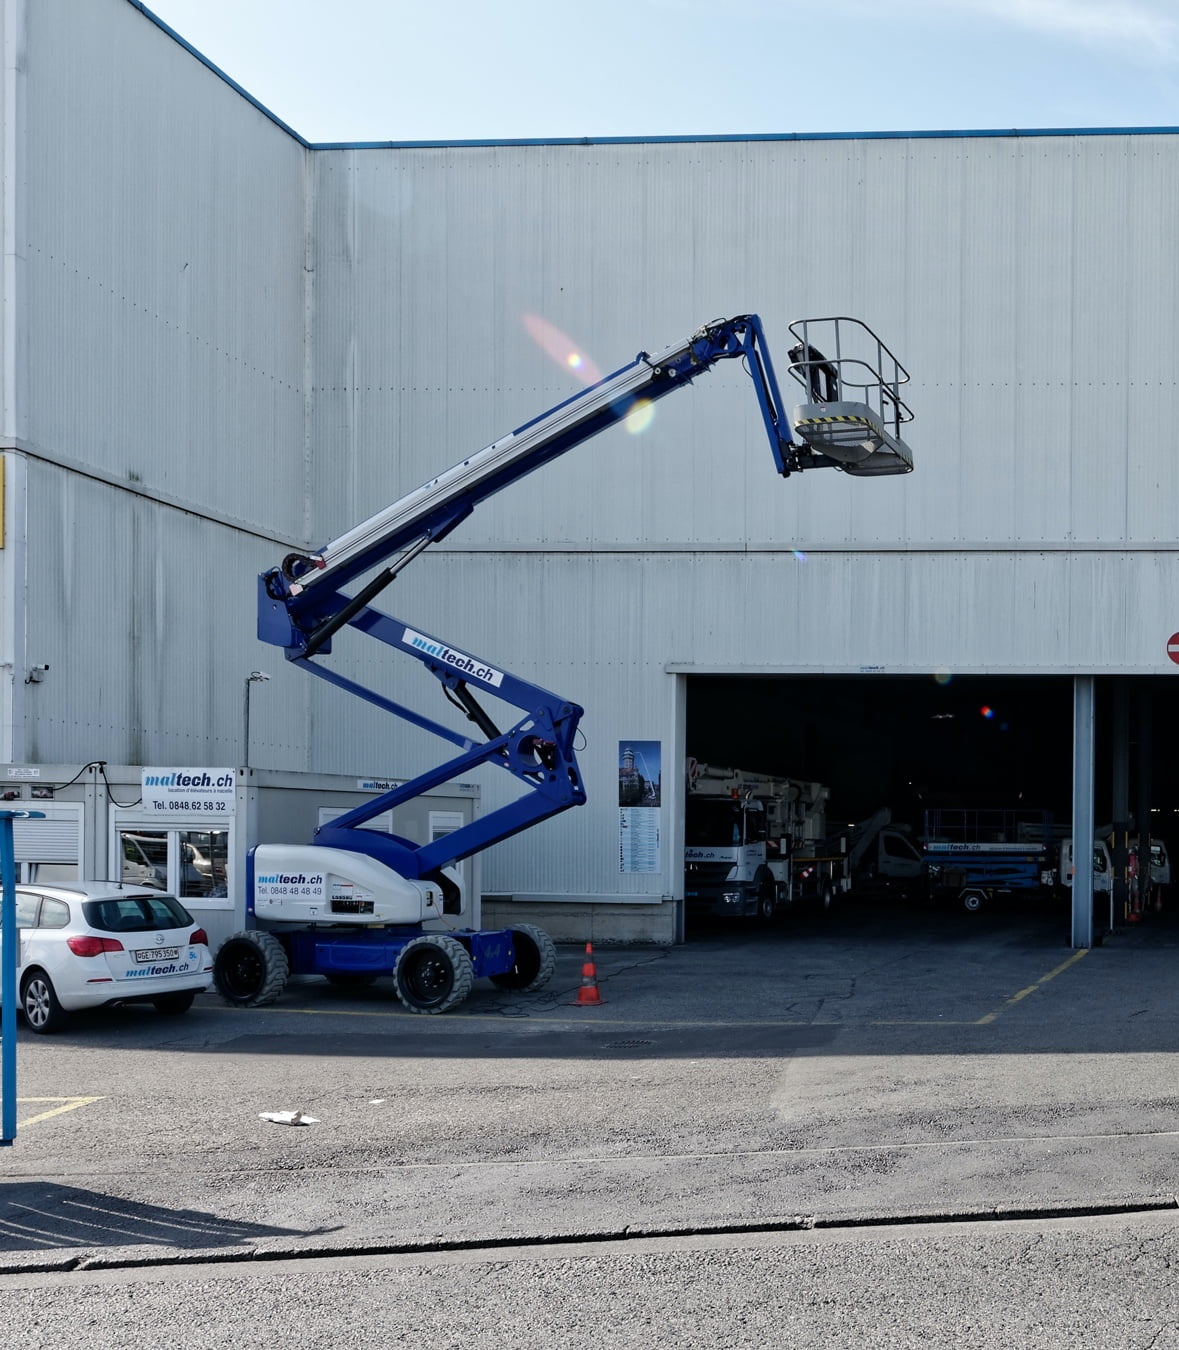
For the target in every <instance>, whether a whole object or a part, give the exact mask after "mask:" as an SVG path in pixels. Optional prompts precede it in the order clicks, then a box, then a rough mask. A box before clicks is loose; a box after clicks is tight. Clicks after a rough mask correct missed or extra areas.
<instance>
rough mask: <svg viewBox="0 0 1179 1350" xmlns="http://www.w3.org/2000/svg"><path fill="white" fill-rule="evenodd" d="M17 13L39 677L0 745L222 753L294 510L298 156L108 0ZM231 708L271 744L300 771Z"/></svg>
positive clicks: (260, 726)
mask: <svg viewBox="0 0 1179 1350" xmlns="http://www.w3.org/2000/svg"><path fill="white" fill-rule="evenodd" d="M26 24H27V40H26V43H25V49H26V51H27V62H26V65H25V69H24V82H23V87H22V93H23V111H24V122H23V132H24V136H23V140H21V141H20V142H18V144H19V145H20V150H19V153H20V155H21V156H22V162H21V166H20V167H21V174H22V176H23V180H24V186H23V190H22V198H21V208H22V209H21V212H20V220H19V226H20V233H19V236H18V237H19V249H20V262H19V271H18V284H19V288H20V290H19V301H20V313H21V330H22V345H21V348H20V357H21V363H22V365H21V369H20V371H19V372H18V380H17V396H18V397H17V406H16V414H17V415H16V421H15V429H16V437H15V439H14V441H13V444H14V445H15V447H16V448H18V449H20V450H24V451H27V452H28V453H29V454H30V455H31V456H33V457H34V458H33V459H32V462H31V468H30V473H29V519H28V540H29V546H28V574H29V594H28V603H27V606H26V609H25V616H26V620H27V627H28V647H27V650H28V653H29V655H28V660H30V661H49V662H50V663H51V672H50V677H49V678H47V679H46V680H45V681H44V682H43V683H42V684H40V685H37V686H36V687H35V688H32V689H29V690H28V691H26V692H25V694H24V698H25V707H26V710H27V713H28V717H27V734H26V736H25V738H24V745H23V747H22V745H21V737H20V735H19V731H18V734H17V736H16V738H15V739H16V744H15V746H14V751H15V753H16V754H17V755H18V756H23V755H27V756H28V757H31V758H41V759H45V760H48V761H51V762H52V761H55V760H56V761H58V762H69V761H70V760H73V759H78V760H83V759H85V758H87V757H90V756H94V757H98V758H104V759H108V760H110V761H112V762H124V763H131V764H134V763H141V762H145V763H153V762H154V763H160V762H163V763H184V764H188V763H194V764H196V763H222V764H229V763H231V764H236V763H239V762H240V755H241V746H240V741H241V737H242V687H243V686H242V681H243V679H244V676H245V675H246V674H247V673H248V672H249V671H250V670H251V669H252V668H256V667H257V666H259V665H260V664H262V665H266V664H270V665H273V662H274V657H268V656H266V655H265V654H264V652H263V650H262V649H259V646H258V644H257V642H256V640H255V639H254V599H253V594H252V591H253V584H254V576H255V574H256V572H257V571H258V570H259V569H260V568H261V567H262V566H265V565H269V564H271V563H272V562H274V561H275V559H276V557H280V556H281V554H282V552H283V551H285V548H286V546H287V541H289V540H293V539H298V540H302V539H303V538H304V537H305V532H306V530H307V527H308V505H307V496H306V492H307V484H306V474H305V471H304V456H305V451H306V447H305V440H304V400H303V394H304V366H305V357H306V350H305V323H304V309H305V285H304V276H305V269H304V260H305V257H306V228H305V221H304V213H303V206H304V200H305V191H304V173H305V158H306V154H307V151H306V150H305V149H304V147H302V146H301V145H300V144H299V143H298V142H297V141H295V140H293V139H292V138H291V137H290V136H289V135H288V134H286V133H285V132H284V131H283V130H281V129H280V128H278V127H276V126H275V125H274V123H273V122H271V121H270V120H269V119H268V118H267V117H265V116H264V115H263V114H262V113H260V112H259V111H258V110H257V109H256V108H254V107H252V106H251V105H250V104H249V103H248V102H247V101H246V100H245V99H243V98H242V97H241V95H240V94H238V93H236V92H235V91H234V90H233V89H231V88H230V87H229V86H228V85H226V84H225V82H224V81H222V80H221V79H219V78H218V77H217V76H216V75H215V74H214V73H213V72H211V71H210V70H208V69H207V68H206V67H205V66H203V65H202V64H201V63H200V62H198V61H197V60H196V59H194V57H193V56H192V55H191V54H190V53H189V52H187V51H185V50H184V48H183V47H181V46H180V45H179V44H177V43H176V42H175V41H174V40H173V39H172V38H171V37H169V35H168V34H166V33H165V32H163V31H162V30H161V29H160V28H159V27H158V26H157V25H156V24H154V23H153V22H152V21H151V20H150V19H149V18H148V17H147V16H145V15H144V14H142V13H141V12H140V11H139V10H137V9H136V8H134V7H133V6H131V5H129V4H126V3H123V0H100V2H99V3H93V4H90V3H88V4H85V5H78V4H75V3H73V0H37V3H35V4H29V5H28V6H27V7H26ZM164 503H166V504H164ZM18 644H19V639H18ZM18 658H19V653H18ZM283 664H284V663H283V662H282V659H281V656H278V666H279V668H281V667H282V665H283ZM18 674H19V672H18ZM306 683H308V682H307V681H295V680H292V681H291V691H290V695H289V697H291V698H292V699H293V700H294V702H293V706H294V707H295V708H296V709H297V710H298V711H297V713H296V715H295V716H294V718H292V719H291V721H292V722H293V723H295V724H297V725H298V726H299V727H300V728H302V727H304V726H305V724H306V721H307V716H308V713H307V710H308V707H309V706H310V705H309V703H308V699H309V697H310V691H307V690H304V689H303V688H302V685H304V684H306ZM255 703H256V705H257V706H256V716H255V729H256V730H255V735H256V736H257V737H258V740H261V739H262V737H263V736H267V737H273V740H272V742H271V744H270V746H269V747H268V754H269V756H270V757H273V758H278V757H279V756H280V755H281V756H282V760H283V763H284V764H290V765H291V766H292V767H305V766H306V763H307V762H308V761H309V760H310V758H311V753H312V752H311V748H310V747H309V746H306V745H303V744H297V743H294V742H297V741H298V740H300V739H302V738H300V737H297V736H296V734H295V730H294V726H290V727H289V728H288V727H287V726H284V724H283V723H282V722H281V721H280V720H278V719H275V720H274V721H273V722H268V720H267V717H266V711H265V699H264V698H263V697H262V696H261V695H259V696H258V697H257V698H256V699H255ZM257 743H258V741H255V744H257Z"/></svg>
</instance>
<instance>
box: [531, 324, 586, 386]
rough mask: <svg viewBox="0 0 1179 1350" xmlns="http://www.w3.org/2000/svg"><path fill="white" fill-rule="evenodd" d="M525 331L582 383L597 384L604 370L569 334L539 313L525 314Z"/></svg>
mask: <svg viewBox="0 0 1179 1350" xmlns="http://www.w3.org/2000/svg"><path fill="white" fill-rule="evenodd" d="M521 322H522V323H523V324H524V331H525V332H526V333H527V334H528V336H529V337H530V338H531V339H532V340H533V342H535V343H536V345H537V346H538V347H539V348H540V349H541V351H542V352H544V354H545V355H546V356H547V357H549V359H550V360H552V361H555V362H556V363H557V365H559V366H560V367H561V368H562V369H563V370H567V371H569V373H570V374H571V375H575V376H576V377H577V378H578V379H579V380H580V381H581V382H582V384H597V382H598V381H599V380H600V379H601V378H602V372H601V371H600V370H599V369H598V368H597V366H595V365H594V363H593V362H592V361H591V360H590V358H589V357H588V356H586V354H585V352H583V351H581V350H580V349H579V347H578V346H577V343H575V342H574V341H573V339H572V338H571V337H569V336H568V335H567V334H565V333H562V332H561V330H560V329H559V328H558V327H557V326H556V325H555V324H551V323H549V321H548V320H547V319H542V318H541V317H540V315H539V314H525V315H524V316H523V319H522V320H521Z"/></svg>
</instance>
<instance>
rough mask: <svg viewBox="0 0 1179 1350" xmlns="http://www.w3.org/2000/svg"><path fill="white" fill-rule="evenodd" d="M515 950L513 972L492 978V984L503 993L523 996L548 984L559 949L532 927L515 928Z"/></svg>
mask: <svg viewBox="0 0 1179 1350" xmlns="http://www.w3.org/2000/svg"><path fill="white" fill-rule="evenodd" d="M512 947H513V949H514V950H515V953H516V964H515V965H514V966H513V967H512V968H511V970H505V971H504V972H503V973H502V974H500V975H493V976H492V977H491V983H492V984H494V985H497V986H498V987H499V988H500V989H514V990H516V991H517V992H518V993H521V994H527V993H528V992H529V991H530V990H532V989H539V988H541V986H542V985H546V984H548V982H549V980H551V979H552V977H553V971H554V970H556V968H557V949H556V947H555V946H554V945H553V940H552V938H551V937H549V935H548V934H547V933H546V932H545V931H544V929H543V928H534V927H533V926H532V924H530V923H522V924H521V925H520V927H519V928H513V929H512Z"/></svg>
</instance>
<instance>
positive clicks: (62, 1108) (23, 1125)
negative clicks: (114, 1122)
mask: <svg viewBox="0 0 1179 1350" xmlns="http://www.w3.org/2000/svg"><path fill="white" fill-rule="evenodd" d="M105 1100H106V1099H105V1098H104V1097H18V1098H17V1099H16V1104H17V1105H18V1106H27V1105H28V1104H29V1103H30V1102H58V1103H60V1105H58V1106H55V1107H54V1108H53V1110H52V1111H41V1112H39V1113H38V1114H37V1115H35V1116H30V1117H29V1118H28V1120H18V1121H17V1129H19V1130H24V1129H27V1128H28V1127H29V1126H30V1125H38V1124H40V1123H41V1121H43V1120H49V1119H50V1117H52V1116H61V1115H64V1114H65V1113H66V1112H67V1111H76V1110H77V1109H78V1107H80V1106H93V1105H94V1103H95V1102H101V1101H105Z"/></svg>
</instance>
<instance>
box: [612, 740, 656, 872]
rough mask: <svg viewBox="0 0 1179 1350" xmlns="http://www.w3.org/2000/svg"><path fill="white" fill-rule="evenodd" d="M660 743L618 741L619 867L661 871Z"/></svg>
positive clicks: (620, 868)
mask: <svg viewBox="0 0 1179 1350" xmlns="http://www.w3.org/2000/svg"><path fill="white" fill-rule="evenodd" d="M660 753H661V742H659V741H619V742H618V870H619V871H620V872H659V871H661V870H662V866H661V860H660V855H659V816H660V806H661V804H662V803H661V792H662V786H663V771H662V768H661V766H660Z"/></svg>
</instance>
